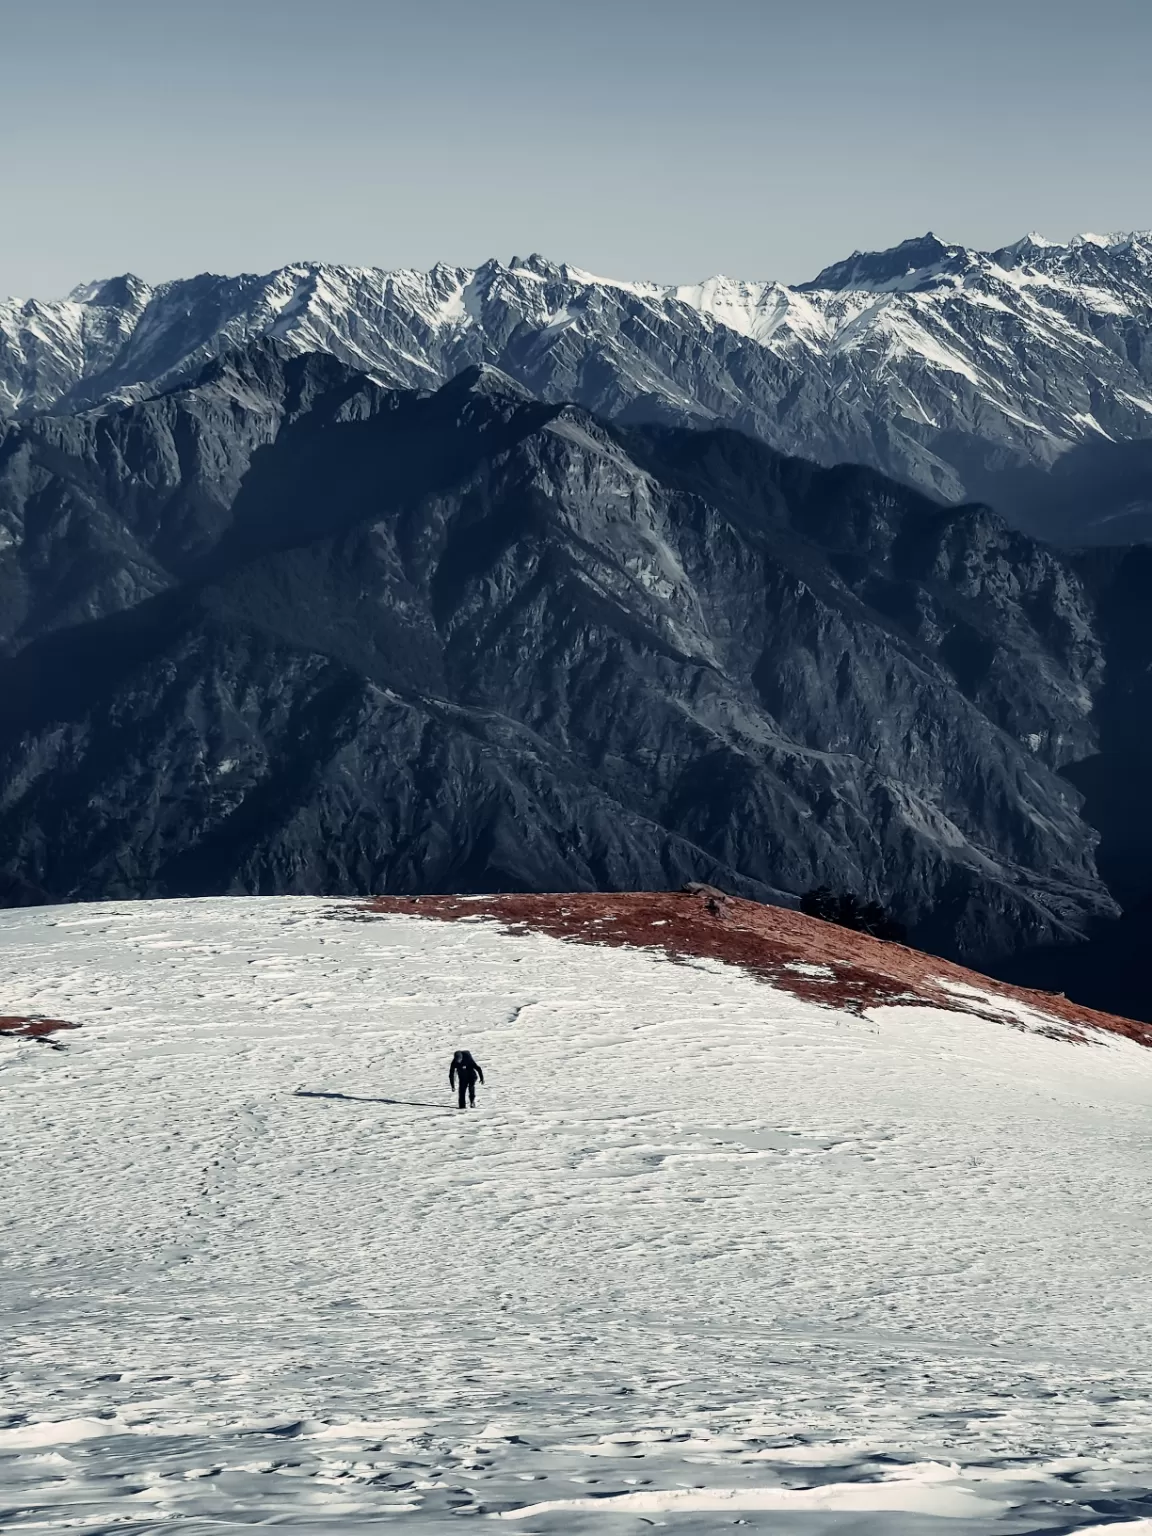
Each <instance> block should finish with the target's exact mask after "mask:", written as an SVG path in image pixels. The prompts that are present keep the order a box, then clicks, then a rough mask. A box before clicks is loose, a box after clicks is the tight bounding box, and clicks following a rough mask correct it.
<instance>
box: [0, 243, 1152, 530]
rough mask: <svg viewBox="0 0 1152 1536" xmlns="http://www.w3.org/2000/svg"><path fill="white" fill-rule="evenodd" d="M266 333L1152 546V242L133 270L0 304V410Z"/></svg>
mask: <svg viewBox="0 0 1152 1536" xmlns="http://www.w3.org/2000/svg"><path fill="white" fill-rule="evenodd" d="M261 337H269V338H273V339H276V340H278V341H280V342H281V343H283V344H284V345H285V346H286V347H287V348H289V350H291V351H295V352H298V353H304V352H314V351H325V352H330V353H331V354H332V355H333V356H335V357H337V358H338V359H339V360H340V361H342V362H344V363H346V364H347V365H349V366H351V367H353V368H356V369H358V370H360V371H362V372H364V373H366V374H368V375H369V376H371V377H372V378H373V379H375V380H376V381H378V382H379V383H381V384H382V385H384V386H386V387H390V388H406V389H421V390H435V389H437V388H439V386H440V385H441V384H443V383H445V382H446V381H447V380H448V379H450V378H452V377H453V376H455V375H456V374H457V373H459V372H460V371H461V370H462V369H463V368H465V367H468V366H472V365H479V364H487V365H490V366H493V367H496V368H498V369H499V370H500V371H501V372H502V373H504V374H505V375H507V376H508V377H509V378H510V379H512V380H515V381H516V382H517V383H519V384H520V385H521V386H522V387H523V388H524V389H525V390H526V391H528V393H529V394H531V395H533V396H535V397H536V398H538V399H540V400H543V401H546V402H553V403H559V402H561V401H573V402H576V403H578V404H580V405H582V406H584V407H585V408H587V409H588V410H591V411H593V412H594V413H595V414H597V415H598V416H601V417H604V418H609V419H614V420H618V421H621V422H623V423H641V422H643V423H663V424H666V425H690V426H707V425H714V424H725V425H730V426H734V427H736V428H738V429H739V430H741V431H743V432H746V433H748V434H750V435H752V436H755V437H758V438H760V439H761V440H763V441H764V442H766V443H768V444H770V445H771V446H773V447H775V448H777V449H778V450H780V451H782V452H786V453H790V454H796V455H800V456H802V457H806V458H810V459H814V460H816V461H817V462H820V463H824V464H832V463H838V462H855V463H861V464H867V465H871V466H872V467H875V468H877V469H880V470H882V471H883V472H884V473H886V474H889V475H892V476H894V477H896V478H898V479H901V480H904V481H906V482H908V483H911V484H913V485H917V486H919V487H921V488H923V489H925V490H927V491H929V492H930V493H932V494H934V495H936V496H938V497H941V498H943V499H945V500H962V499H965V498H968V499H971V498H981V499H991V500H992V501H993V502H994V503H995V504H997V505H998V506H1000V507H1002V508H1003V509H1004V510H1005V511H1006V512H1007V513H1008V515H1010V516H1011V517H1012V518H1013V520H1014V521H1016V522H1017V523H1018V524H1019V525H1020V526H1022V527H1026V528H1027V529H1028V530H1029V531H1031V532H1034V533H1038V534H1040V535H1041V536H1044V537H1047V538H1049V539H1053V540H1056V541H1057V542H1061V541H1063V542H1069V543H1114V544H1119V543H1127V542H1132V541H1133V540H1136V539H1140V538H1145V537H1149V536H1152V234H1149V233H1135V234H1130V235H1116V236H1107V237H1096V236H1084V237H1081V238H1079V239H1077V240H1074V241H1071V242H1069V243H1068V244H1066V245H1057V244H1053V243H1050V242H1048V241H1045V240H1043V239H1041V238H1040V237H1038V236H1028V237H1025V238H1024V239H1023V240H1020V241H1017V242H1015V243H1014V244H1012V245H1009V246H1005V247H1003V248H1002V249H1000V250H998V251H993V252H981V251H976V250H973V249H970V248H968V247H965V246H962V245H953V244H948V243H946V242H944V241H941V240H939V239H937V238H936V236H934V235H932V234H928V235H925V236H923V237H919V238H917V239H914V240H909V241H905V242H903V243H902V244H900V245H898V246H895V247H893V248H892V249H891V250H889V251H884V252H873V253H863V252H855V253H854V254H853V255H852V256H851V257H849V258H848V259H847V260H846V261H842V262H839V263H836V264H834V265H832V266H830V267H827V268H825V269H824V271H823V272H821V273H820V274H818V276H817V277H816V278H815V279H813V280H812V281H811V282H807V283H802V284H799V285H796V286H793V287H787V286H785V285H783V284H780V283H775V282H770V281H757V282H749V281H738V280H734V279H729V278H725V277H714V278H711V279H708V280H707V281H705V282H702V283H698V284H690V285H681V286H668V285H661V284H655V283H644V282H624V281H615V280H611V279H605V278H600V277H595V276H593V275H592V274H590V273H587V272H584V271H582V270H580V269H578V268H575V267H571V266H567V265H563V264H558V263H555V262H552V261H549V260H546V259H545V258H544V257H542V256H538V255H534V256H530V257H527V258H525V259H523V260H520V259H517V258H513V259H512V260H511V261H510V262H509V263H507V264H504V263H501V262H499V261H495V260H493V261H488V262H485V263H484V264H482V265H481V266H480V267H477V268H466V267H453V266H446V265H438V266H436V267H433V268H432V269H431V270H430V271H428V272H418V271H412V270H400V271H392V272H389V271H384V270H381V269H378V268H367V267H344V266H333V265H324V264H314V263H303V264H296V265H290V266H286V267H283V268H280V269H279V270H278V271H275V272H272V273H269V274H266V275H264V276H251V275H246V276H240V277H218V276H213V275H210V274H203V275H201V276H198V277H194V278H189V279H181V280H178V281H174V282H169V283H163V284H160V285H158V286H156V287H150V286H149V285H148V284H146V283H144V282H142V281H141V280H140V279H138V278H135V277H132V276H124V277H119V278H113V279H110V280H107V281H104V282H96V283H90V284H87V285H85V286H83V287H81V288H78V289H76V290H75V291H74V292H73V294H71V295H70V296H69V297H68V298H67V299H64V300H53V301H40V300H28V301H17V300H11V301H8V302H7V303H5V304H2V305H0V412H6V413H8V414H10V415H16V416H27V415H29V414H32V413H36V412H42V411H52V412H55V413H59V412H61V411H73V410H82V409H87V408H89V407H91V406H92V405H95V404H99V403H100V402H102V401H119V402H123V401H126V400H132V399H139V398H144V397H146V396H147V395H149V394H153V393H155V392H156V391H158V390H163V389H166V388H170V387H172V386H173V385H175V384H177V383H186V382H187V381H188V380H189V379H190V378H192V377H193V376H194V375H195V374H196V373H197V372H198V370H199V369H200V368H202V367H203V366H204V364H205V363H206V362H207V361H209V360H210V359H211V358H212V357H214V356H217V355H219V354H221V353H224V352H226V351H228V350H230V349H232V348H235V347H237V346H244V345H247V344H248V343H250V342H251V341H253V340H255V339H259V338H261Z"/></svg>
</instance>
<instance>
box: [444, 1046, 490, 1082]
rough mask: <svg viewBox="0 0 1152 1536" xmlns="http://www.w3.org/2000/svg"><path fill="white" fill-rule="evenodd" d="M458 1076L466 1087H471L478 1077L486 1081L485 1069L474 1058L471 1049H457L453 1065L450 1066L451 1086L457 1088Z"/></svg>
mask: <svg viewBox="0 0 1152 1536" xmlns="http://www.w3.org/2000/svg"><path fill="white" fill-rule="evenodd" d="M457 1077H459V1079H460V1082H461V1084H462V1085H463V1086H464V1087H465V1088H469V1087H471V1086H472V1084H473V1083H475V1082H476V1080H477V1079H479V1080H480V1082H483V1081H484V1069H483V1068H482V1067H481V1065H480V1063H479V1062H478V1061H473V1060H472V1055H471V1053H470V1052H469V1051H457V1052H456V1054H455V1056H453V1058H452V1065H451V1066H450V1067H449V1068H448V1086H449V1088H455V1086H456V1079H457Z"/></svg>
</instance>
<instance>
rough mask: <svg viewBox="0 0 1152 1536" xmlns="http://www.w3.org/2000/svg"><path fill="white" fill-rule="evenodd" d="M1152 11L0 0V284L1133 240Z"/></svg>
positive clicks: (638, 2)
mask: <svg viewBox="0 0 1152 1536" xmlns="http://www.w3.org/2000/svg"><path fill="white" fill-rule="evenodd" d="M1150 59H1152V0H1091V3H1088V0H948V3H940V0H693V3H691V4H688V3H684V0H582V3H576V0H572V3H557V0H468V3H464V0H412V3H399V0H309V3H303V0H0V69H2V73H0V80H2V81H3V88H2V92H0V219H2V224H0V228H2V230H3V238H2V239H0V294H7V293H18V294H21V295H25V296H28V295H37V296H40V297H49V296H53V295H56V294H60V293H63V292H65V291H67V290H68V289H69V288H71V287H72V286H73V285H74V284H76V283H78V282H80V281H83V280H87V279H91V278H94V277H103V276H110V275H112V274H114V273H119V272H123V271H126V270H130V271H135V272H138V273H139V274H140V275H141V276H142V277H145V278H147V279H149V280H150V281H157V280H160V279H162V278H166V277H173V276H179V275H184V274H189V273H193V272H197V271H202V270H205V269H209V270H213V271H219V272H237V271H266V270H268V269H270V268H272V267H276V266H280V265H282V264H284V263H285V262H288V261H293V260H301V259H320V260H331V261H344V262H352V263H358V264H363V265H378V266H387V267H391V266H409V265H414V266H428V265H431V264H432V263H433V262H435V261H437V260H445V261H450V262H460V263H469V264H471V263H476V262H479V261H481V260H483V259H484V258H485V257H488V256H493V255H495V256H500V257H503V258H507V257H509V256H511V255H512V254H519V255H526V254H528V253H529V252H530V251H534V250H538V251H542V252H543V253H545V254H546V255H549V256H552V257H554V258H556V259H558V260H566V261H570V262H573V263H575V264H576V265H579V266H583V267H587V268H589V269H591V270H592V271H596V272H601V273H604V274H606V275H612V276H635V277H646V278H653V279H658V280H662V281H685V282H687V281H691V280H693V279H696V278H700V277H703V276H706V275H708V274H710V273H713V272H727V273H729V274H732V275H738V276H747V277H776V278H780V279H781V280H783V281H797V280H800V279H803V278H805V277H809V276H812V275H813V274H814V273H815V272H816V271H817V270H818V269H819V268H820V267H821V266H823V265H825V264H826V263H828V262H830V261H833V260H836V259H838V258H840V257H842V256H845V255H847V254H848V253H849V252H850V251H852V250H853V249H854V248H862V249H875V248H879V247H883V246H886V245H891V244H894V243H895V242H896V241H897V240H900V239H902V238H904V237H906V236H909V235H916V234H923V233H924V231H925V230H927V229H932V230H934V231H935V232H936V233H937V234H938V235H940V236H941V237H942V238H945V239H953V240H959V241H963V242H965V243H967V244H972V245H979V246H985V247H987V246H994V245H998V244H1002V243H1004V242H1005V241H1007V240H1010V239H1013V238H1015V237H1016V236H1018V235H1021V234H1024V233H1025V232H1027V231H1028V230H1031V229H1036V230H1039V231H1040V232H1041V233H1045V234H1047V235H1049V236H1050V237H1051V238H1063V237H1066V236H1068V235H1070V234H1072V233H1074V232H1076V231H1078V230H1085V229H1090V230H1095V231H1097V232H1106V231H1108V230H1111V229H1133V228H1147V227H1148V226H1150V225H1152V172H1150V159H1149V150H1150V148H1152V90H1150V89H1149V83H1148V82H1149V60H1150Z"/></svg>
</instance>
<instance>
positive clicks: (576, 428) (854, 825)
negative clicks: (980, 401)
mask: <svg viewBox="0 0 1152 1536" xmlns="http://www.w3.org/2000/svg"><path fill="white" fill-rule="evenodd" d="M0 526H2V527H3V530H4V538H5V540H6V544H5V547H4V549H3V551H2V552H0V582H2V583H3V585H2V587H0V592H2V593H3V603H2V604H0V615H2V617H3V638H4V643H5V644H6V647H7V651H8V660H7V661H6V662H5V663H4V664H3V674H4V675H3V678H2V682H3V689H2V695H0V696H2V700H3V703H2V716H0V785H2V786H3V793H2V798H0V846H2V847H3V849H4V851H5V852H4V866H3V867H4V873H5V874H6V876H7V877H8V878H9V879H11V880H13V881H19V882H22V888H29V889H37V890H42V891H44V892H46V893H48V894H49V895H50V896H52V897H54V898H57V899H59V898H63V897H66V896H73V897H83V898H88V897H97V896H129V895H139V896H147V895H162V894H175V893H182V892H188V893H207V892H227V891H237V892H239V891H251V892H272V891H331V892H337V891H344V892H357V891H368V890H384V891H395V892H404V891H420V890H433V891H434V890H442V891H443V890H490V889H499V890H531V889H552V890H563V889H590V888H595V887H603V888H610V889H628V888H636V887H664V886H668V885H674V884H679V883H680V882H681V881H682V880H684V879H686V878H689V877H697V878H703V879H706V880H709V881H712V882H714V883H718V884H721V885H725V886H727V887H728V888H730V889H732V890H733V891H736V892H738V893H743V894H749V895H755V896H760V897H766V898H769V899H779V898H780V897H781V896H787V895H788V894H789V893H792V894H794V893H797V892H800V891H802V890H804V889H806V888H807V887H809V886H811V885H813V884H816V883H819V882H827V883H829V884H831V885H834V886H838V887H842V888H848V889H852V890H856V891H859V892H860V893H861V894H867V895H869V896H876V897H879V898H880V899H882V900H883V901H884V902H885V903H886V904H888V905H890V906H893V907H895V908H896V909H897V912H898V915H899V916H901V917H902V918H903V919H904V920H905V921H906V922H908V924H909V925H910V928H911V931H912V933H913V935H914V937H915V938H916V939H917V940H918V941H919V942H921V943H923V944H925V945H928V946H930V947H935V948H939V949H940V950H942V951H945V952H948V953H955V954H957V955H964V956H969V957H974V958H975V957H984V956H988V955H993V954H995V953H997V952H1000V951H1003V950H1005V949H1008V948H1012V947H1015V946H1017V945H1018V944H1020V943H1021V942H1035V943H1043V942H1049V941H1051V940H1053V939H1055V938H1059V937H1061V936H1066V937H1070V936H1074V935H1075V934H1077V933H1079V932H1081V931H1082V930H1083V928H1084V927H1085V925H1086V924H1087V923H1088V922H1089V921H1090V920H1091V919H1092V918H1093V917H1097V916H1102V915H1107V914H1110V913H1112V912H1113V911H1114V910H1115V907H1114V904H1113V902H1112V899H1111V897H1110V896H1109V894H1108V892H1107V890H1106V888H1105V887H1104V885H1103V884H1102V883H1101V881H1100V879H1099V877H1098V876H1097V873H1096V869H1095V864H1094V857H1093V847H1094V841H1095V834H1094V832H1093V830H1092V828H1091V827H1090V826H1089V825H1088V823H1087V822H1086V821H1085V819H1084V817H1083V815H1082V814H1081V809H1080V800H1079V796H1078V794H1077V792H1076V791H1075V790H1074V789H1073V788H1072V787H1071V786H1070V785H1069V784H1068V782H1067V781H1066V779H1065V778H1064V777H1062V775H1061V770H1064V769H1066V768H1067V767H1068V765H1069V764H1071V763H1075V762H1080V761H1082V760H1085V759H1089V758H1091V757H1092V756H1093V755H1094V754H1097V753H1098V750H1099V745H1100V743H1099V739H1098V725H1097V722H1096V719H1095V717H1094V714H1093V700H1094V698H1095V697H1096V696H1097V695H1098V694H1099V692H1100V689H1101V687H1102V686H1103V683H1102V680H1103V677H1104V641H1103V640H1102V638H1101V634H1100V633H1099V630H1098V622H1099V621H1098V615H1097V611H1096V606H1095V600H1094V598H1093V595H1092V592H1091V591H1090V589H1089V587H1088V586H1087V585H1086V584H1085V582H1084V580H1083V579H1082V577H1081V575H1080V574H1079V573H1078V571H1077V570H1076V569H1075V568H1074V567H1073V566H1072V565H1071V564H1070V563H1069V562H1067V561H1065V560H1062V559H1061V558H1059V557H1058V556H1057V555H1055V554H1054V553H1053V552H1051V551H1050V550H1048V549H1046V548H1045V547H1044V546H1042V545H1039V544H1037V543H1035V542H1033V541H1032V540H1030V539H1028V538H1026V537H1024V536H1023V535H1020V534H1017V533H1013V532H1011V531H1009V530H1008V529H1006V528H1005V527H1004V526H1003V525H1002V524H1001V523H1000V522H998V521H997V520H996V518H995V517H993V516H992V514H990V513H989V512H988V511H987V510H986V509H984V508H981V507H961V508H952V509H944V508H941V507H940V506H939V505H937V504H935V503H933V502H931V501H929V500H926V499H924V498H922V497H921V496H919V495H918V494H916V493H915V492H912V491H909V490H906V489H904V488H902V487H900V486H899V485H897V484H895V483H893V482H891V481H889V480H886V479H885V478H884V477H883V476H881V475H879V474H877V473H875V472H873V471H869V470H862V469H846V468H841V469H835V470H822V469H819V468H817V467H816V466H814V465H811V464H808V463H804V462H800V461H796V460H790V459H786V458H783V457H781V456H780V455H778V454H776V453H774V452H773V451H772V450H770V449H768V448H766V447H764V446H763V445H761V444H759V443H756V442H753V441H752V440H750V439H748V438H746V437H743V436H742V435H740V434H738V433H734V432H730V431H713V432H692V431H685V430H682V429H671V428H659V427H641V426H635V427H625V426H616V427H609V426H606V425H604V424H603V423H601V422H599V421H597V420H596V419H595V418H594V417H592V416H590V415H588V414H587V413H586V412H585V411H583V410H581V409H579V408H576V407H572V406H560V405H542V404H540V403H539V402H537V401H535V400H533V399H531V398H529V397H527V396H526V395H525V394H524V393H523V391H522V390H520V389H519V387H518V386H515V385H513V384H510V383H509V381H507V380H506V379H503V378H502V377H501V376H500V375H498V374H495V373H493V372H491V371H484V370H479V371H478V370H473V371H472V372H470V373H467V374H465V375H462V376H461V377H459V378H457V379H455V380H453V381H452V382H451V383H450V384H448V385H447V386H445V387H443V388H441V389H439V390H438V391H437V392H435V393H432V394H420V393H416V392H403V391H389V390H386V389H384V388H382V387H381V386H379V385H377V384H374V383H372V382H371V381H370V380H368V379H366V378H365V377H364V376H363V375H362V374H359V373H357V372H355V371H354V370H352V369H350V368H348V367H347V366H346V365H343V364H341V363H339V362H337V361H336V360H334V359H333V358H332V357H330V356H321V355H312V356H303V357H301V356H293V355H291V353H290V351H288V350H285V349H283V348H281V347H280V346H279V345H277V344H275V343H262V344H259V345H257V346H256V347H254V348H253V349H251V350H250V351H248V352H245V353H241V354H231V355H229V356H228V357H226V358H224V359H222V360H220V361H219V362H217V363H214V364H213V365H211V367H210V368H209V371H208V372H207V373H206V374H205V375H204V377H203V378H202V379H201V380H200V381H199V382H198V383H197V384H196V385H195V386H192V387H189V388H184V389H180V390H177V391H175V392H173V393H169V394H166V395H162V396H159V397H156V398H153V399H149V400H144V401H140V402H137V403H135V404H132V405H130V406H127V407H122V408H114V409H103V410H97V411H94V412H87V413H80V414H77V415H72V416H66V417H40V418H34V419H32V420H29V421H25V422H20V423H12V424H9V426H8V427H7V428H6V429H5V431H4V435H3V439H2V441H0Z"/></svg>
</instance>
